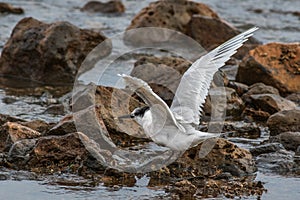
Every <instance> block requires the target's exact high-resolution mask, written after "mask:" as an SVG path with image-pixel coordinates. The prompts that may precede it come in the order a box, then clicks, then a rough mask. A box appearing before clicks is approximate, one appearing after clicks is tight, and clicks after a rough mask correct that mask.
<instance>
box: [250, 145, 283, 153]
mask: <svg viewBox="0 0 300 200" xmlns="http://www.w3.org/2000/svg"><path fill="white" fill-rule="evenodd" d="M279 150H284V147H283V146H282V144H280V143H269V144H263V145H259V146H256V147H252V148H250V152H251V153H252V155H254V156H258V155H260V154H266V153H272V152H276V151H279Z"/></svg>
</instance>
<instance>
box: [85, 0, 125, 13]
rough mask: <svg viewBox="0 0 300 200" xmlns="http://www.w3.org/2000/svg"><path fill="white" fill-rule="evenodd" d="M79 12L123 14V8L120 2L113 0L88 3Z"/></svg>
mask: <svg viewBox="0 0 300 200" xmlns="http://www.w3.org/2000/svg"><path fill="white" fill-rule="evenodd" d="M80 10H81V11H88V12H102V13H123V12H124V11H125V6H124V5H123V3H122V1H119V0H113V1H108V2H105V3H103V2H99V1H90V2H88V3H86V4H85V5H84V6H83V7H82V8H81V9H80Z"/></svg>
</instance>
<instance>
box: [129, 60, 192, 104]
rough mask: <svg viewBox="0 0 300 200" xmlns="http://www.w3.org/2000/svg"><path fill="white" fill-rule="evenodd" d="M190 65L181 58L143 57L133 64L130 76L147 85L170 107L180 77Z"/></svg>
mask: <svg viewBox="0 0 300 200" xmlns="http://www.w3.org/2000/svg"><path fill="white" fill-rule="evenodd" d="M190 65H191V63H190V62H188V61H187V60H185V59H183V58H176V57H154V56H143V57H141V58H139V59H138V60H137V61H136V62H135V64H134V68H133V70H132V72H131V75H132V76H135V77H137V78H140V79H142V80H144V81H146V82H147V83H149V85H150V87H151V88H152V90H153V91H154V92H155V93H156V94H157V95H158V96H160V97H161V98H162V99H163V100H164V101H165V102H166V103H167V104H168V105H171V103H172V101H173V97H174V94H175V92H176V89H177V87H178V85H179V83H180V80H181V77H182V75H183V74H184V72H185V71H186V70H187V69H188V68H189V66H190Z"/></svg>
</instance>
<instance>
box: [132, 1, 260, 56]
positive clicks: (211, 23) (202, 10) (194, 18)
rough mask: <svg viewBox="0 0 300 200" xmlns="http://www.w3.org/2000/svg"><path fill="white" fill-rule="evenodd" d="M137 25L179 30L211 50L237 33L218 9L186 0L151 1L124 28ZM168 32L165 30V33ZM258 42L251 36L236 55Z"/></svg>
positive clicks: (135, 36)
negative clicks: (222, 17)
mask: <svg viewBox="0 0 300 200" xmlns="http://www.w3.org/2000/svg"><path fill="white" fill-rule="evenodd" d="M140 27H161V28H168V29H172V30H175V31H179V32H182V33H184V34H186V35H188V36H190V37H192V38H193V39H194V40H196V41H197V42H198V43H199V44H200V45H202V47H204V49H206V50H211V49H212V48H213V47H216V46H218V45H220V44H222V43H223V42H225V41H226V40H228V39H230V38H231V37H233V36H235V35H237V34H238V33H240V32H239V31H238V30H237V29H236V28H234V27H232V26H231V25H229V23H227V22H226V21H224V20H222V19H220V18H219V16H218V15H217V13H216V12H214V11H213V10H212V9H211V8H209V7H208V6H207V5H205V4H202V3H198V2H193V1H185V0H181V1H180V0H179V1H157V2H153V3H150V4H149V5H148V6H147V7H145V8H143V9H142V10H141V11H140V12H139V13H138V14H137V15H136V16H135V17H134V19H133V20H132V21H131V24H130V25H129V27H128V28H127V30H129V29H134V28H140ZM131 34H132V35H131ZM130 35H131V37H132V38H133V39H134V40H137V39H138V41H143V40H144V41H145V40H147V41H149V39H150V37H151V38H153V37H155V36H154V35H153V34H152V35H151V33H149V34H144V35H141V34H135V33H130ZM167 35H168V34H165V37H167ZM161 36H162V34H160V37H161ZM173 36H174V35H171V34H170V35H169V37H170V38H167V40H168V41H170V40H172V39H174V38H173ZM257 44H259V42H258V41H257V40H255V39H253V38H252V39H250V41H249V42H248V43H247V45H246V46H244V47H243V49H244V50H240V51H239V53H238V54H236V55H235V56H236V57H237V58H241V57H242V56H243V55H244V54H245V53H246V52H247V51H248V50H249V49H252V48H254V47H255V46H257ZM199 54H200V52H199Z"/></svg>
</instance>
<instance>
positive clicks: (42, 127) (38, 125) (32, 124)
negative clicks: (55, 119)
mask: <svg viewBox="0 0 300 200" xmlns="http://www.w3.org/2000/svg"><path fill="white" fill-rule="evenodd" d="M20 124H21V125H23V126H26V127H28V128H31V129H33V130H35V131H37V132H40V133H41V134H42V135H44V134H45V133H46V132H47V131H49V129H51V128H52V127H53V124H49V123H47V122H45V121H42V120H38V119H37V120H33V121H28V122H20Z"/></svg>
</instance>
